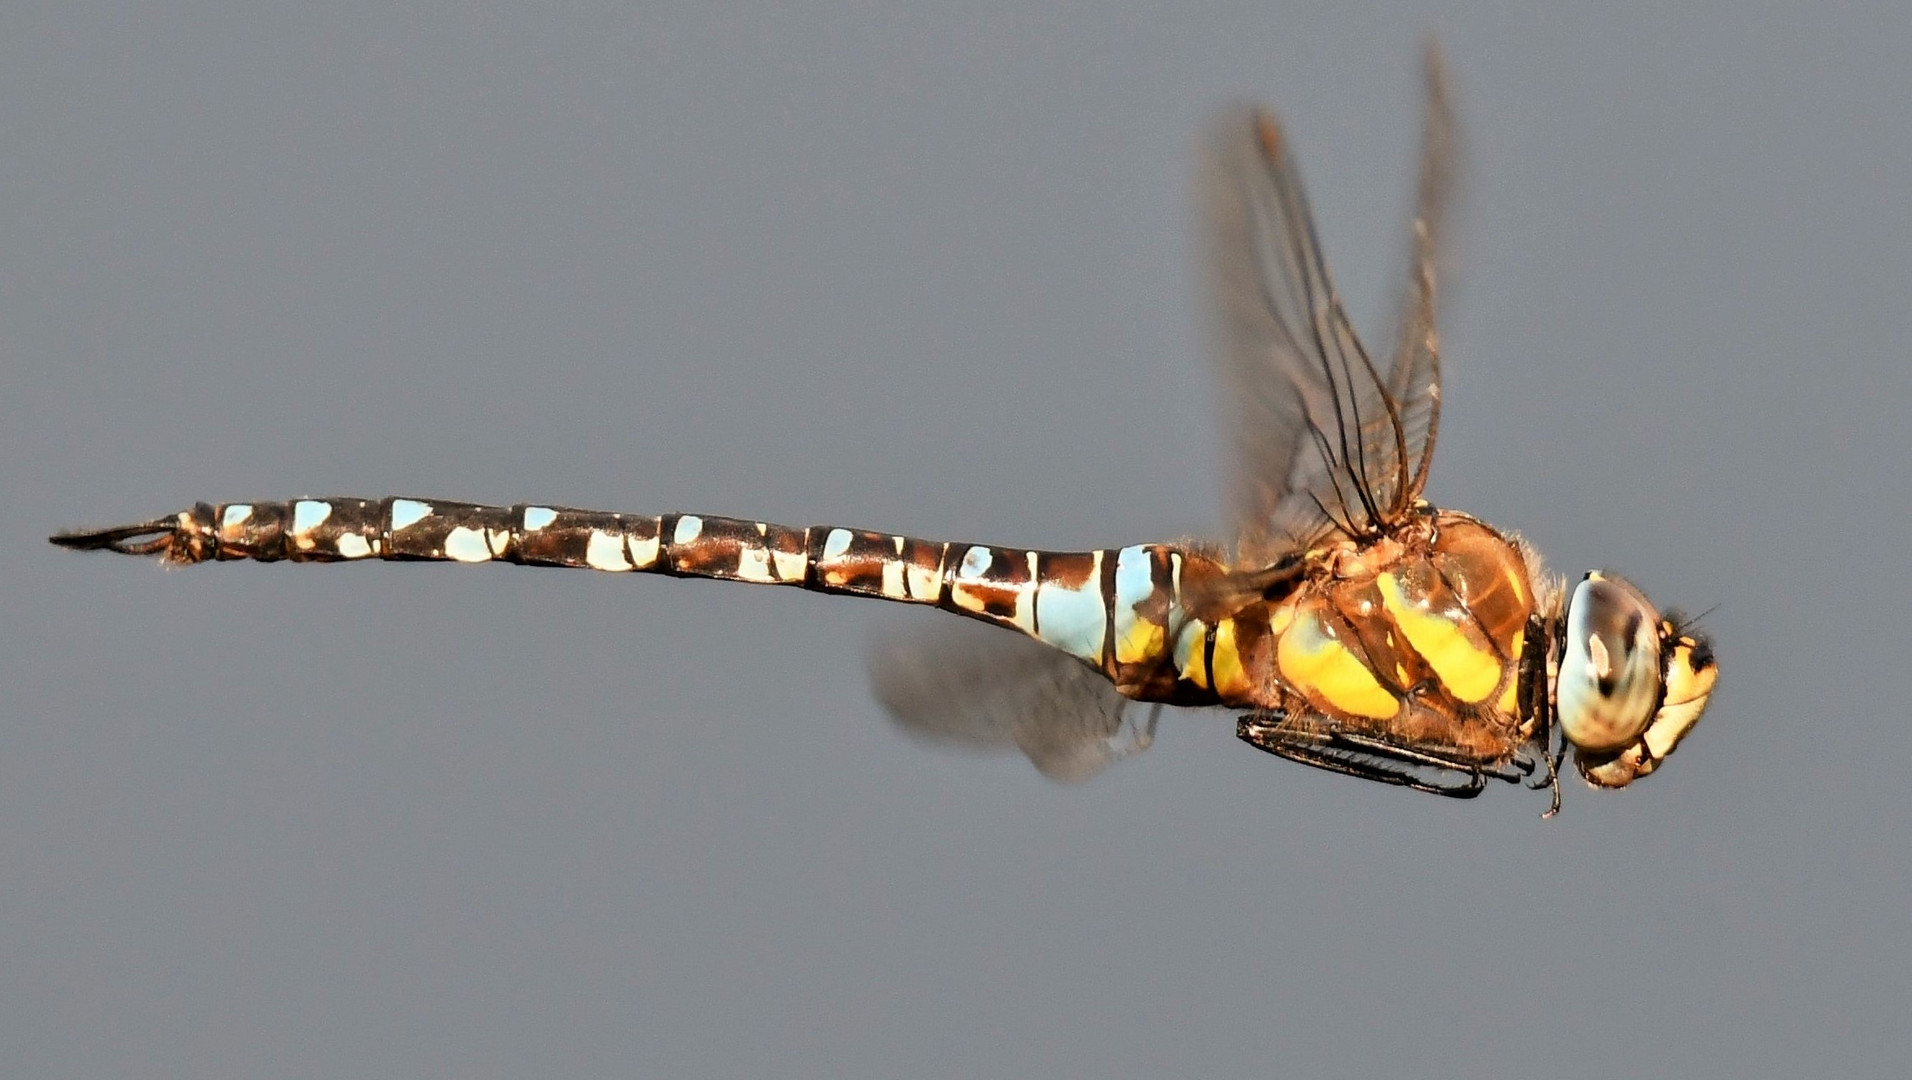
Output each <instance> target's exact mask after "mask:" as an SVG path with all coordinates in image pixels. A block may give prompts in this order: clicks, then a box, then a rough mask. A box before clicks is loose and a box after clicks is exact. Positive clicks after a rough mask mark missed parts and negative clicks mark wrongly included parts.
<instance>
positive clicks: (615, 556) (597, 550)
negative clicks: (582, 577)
mask: <svg viewBox="0 0 1912 1080" xmlns="http://www.w3.org/2000/svg"><path fill="white" fill-rule="evenodd" d="M584 565H586V566H588V567H590V568H591V569H593V570H604V571H607V572H609V573H613V574H615V573H618V572H620V571H624V570H629V569H631V564H630V563H629V562H627V561H625V558H624V537H623V536H621V535H617V534H614V533H608V532H605V531H604V530H603V529H592V530H591V539H589V540H588V541H586V542H585V545H584Z"/></svg>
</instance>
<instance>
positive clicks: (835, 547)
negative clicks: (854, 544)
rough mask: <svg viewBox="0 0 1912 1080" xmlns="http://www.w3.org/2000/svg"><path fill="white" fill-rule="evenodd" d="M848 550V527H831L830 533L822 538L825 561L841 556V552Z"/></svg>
mask: <svg viewBox="0 0 1912 1080" xmlns="http://www.w3.org/2000/svg"><path fill="white" fill-rule="evenodd" d="M848 550H850V530H848V529H831V530H830V535H828V536H826V537H824V538H823V559H824V561H825V562H829V561H831V560H833V559H840V558H842V557H843V553H844V552H846V551H848Z"/></svg>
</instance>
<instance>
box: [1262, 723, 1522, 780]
mask: <svg viewBox="0 0 1912 1080" xmlns="http://www.w3.org/2000/svg"><path fill="white" fill-rule="evenodd" d="M1235 736H1236V737H1237V738H1239V739H1241V740H1242V741H1243V742H1246V743H1248V744H1249V745H1250V746H1253V747H1255V748H1256V749H1258V750H1263V751H1266V752H1267V753H1270V754H1273V755H1275V756H1276V757H1281V758H1286V759H1288V760H1289V761H1298V762H1300V763H1301V764H1303V765H1311V766H1313V767H1314V768H1317V769H1323V770H1326V771H1328V772H1332V773H1339V774H1341V775H1343V776H1356V777H1360V778H1361V779H1363V780H1372V781H1374V782H1375V783H1379V784H1390V785H1393V786H1396V787H1405V788H1409V789H1411V790H1414V791H1424V792H1427V793H1428V794H1430V795H1441V796H1445V797H1446V798H1450V799H1471V798H1474V797H1475V796H1477V795H1479V794H1480V793H1481V792H1482V791H1484V790H1486V788H1487V780H1488V778H1489V777H1493V778H1494V779H1499V780H1510V779H1511V780H1517V779H1518V778H1517V777H1512V776H1511V774H1504V772H1503V771H1494V772H1488V771H1484V770H1482V769H1481V768H1480V767H1479V766H1478V765H1476V764H1474V763H1471V762H1462V761H1454V760H1450V759H1447V758H1442V757H1440V756H1438V755H1434V754H1428V753H1424V752H1421V751H1415V750H1408V749H1406V748H1404V747H1399V746H1394V745H1392V744H1390V743H1385V742H1381V741H1378V740H1375V739H1370V738H1366V737H1364V736H1358V735H1352V736H1351V735H1349V734H1348V733H1345V732H1335V731H1325V732H1324V731H1301V730H1296V729H1294V728H1293V727H1290V726H1289V725H1288V718H1287V716H1286V715H1284V714H1282V713H1250V714H1248V715H1246V716H1243V717H1241V718H1239V719H1238V720H1236V722H1235ZM1422 769H1435V770H1439V771H1440V772H1443V773H1449V774H1457V775H1458V776H1460V777H1464V778H1465V779H1464V780H1458V781H1456V782H1453V783H1435V782H1432V781H1430V780H1428V779H1426V778H1425V777H1423V776H1422V775H1421V773H1420V772H1419V771H1417V770H1422Z"/></svg>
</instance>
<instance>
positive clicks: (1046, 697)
mask: <svg viewBox="0 0 1912 1080" xmlns="http://www.w3.org/2000/svg"><path fill="white" fill-rule="evenodd" d="M869 671H870V685H871V688H872V689H873V690H874V691H875V693H876V699H877V700H878V701H879V702H881V703H882V704H883V707H884V708H885V709H887V710H889V714H890V717H891V718H892V719H893V720H895V721H896V723H897V725H898V726H899V727H901V728H902V729H903V730H904V731H906V732H908V733H910V734H911V735H913V736H916V737H917V738H920V739H925V740H927V741H930V742H939V743H947V744H952V745H958V746H964V747H968V748H971V749H977V750H992V749H1005V750H1006V749H1009V748H1012V747H1013V748H1015V749H1019V750H1021V751H1022V752H1023V754H1025V755H1027V757H1028V758H1029V760H1030V761H1031V762H1034V763H1035V766H1036V768H1037V769H1039V770H1041V772H1042V774H1043V775H1044V776H1047V777H1049V778H1050V779H1051V780H1059V781H1076V780H1086V779H1088V778H1089V777H1091V776H1094V775H1095V774H1096V773H1098V772H1101V771H1102V770H1103V769H1104V768H1106V767H1108V766H1109V765H1111V764H1113V763H1114V762H1116V761H1119V760H1121V759H1122V758H1124V757H1127V756H1128V755H1130V754H1133V753H1136V752H1137V751H1140V750H1145V749H1147V748H1148V746H1149V743H1150V742H1151V741H1152V740H1153V738H1154V735H1155V725H1154V720H1153V718H1152V717H1151V718H1150V719H1149V720H1148V721H1147V723H1146V724H1137V723H1136V722H1134V720H1133V719H1131V718H1129V717H1127V716H1125V714H1126V713H1127V712H1128V711H1129V707H1130V706H1135V707H1136V711H1138V712H1139V711H1141V707H1140V706H1136V703H1135V702H1132V701H1130V700H1129V699H1127V698H1125V697H1123V696H1122V695H1120V694H1118V693H1116V692H1115V686H1114V685H1113V684H1111V683H1110V682H1109V680H1108V679H1106V678H1104V677H1103V676H1101V675H1100V674H1098V673H1096V672H1094V671H1091V670H1090V669H1089V668H1088V666H1087V665H1085V664H1083V663H1082V662H1081V661H1079V660H1077V659H1075V658H1074V657H1072V656H1070V655H1068V654H1067V653H1063V652H1060V651H1058V650H1056V649H1053V648H1050V647H1049V646H1047V645H1044V644H1043V643H1041V642H1039V641H1036V640H1034V639H1032V638H1026V637H1021V636H1018V635H1015V634H1007V633H1004V632H1003V631H1002V630H1000V629H997V628H993V627H986V626H980V625H973V624H970V623H967V622H959V623H956V624H955V625H944V626H939V627H937V628H935V629H934V630H933V631H925V632H920V633H917V634H913V635H910V634H905V635H891V636H889V637H886V638H885V639H884V640H882V641H880V642H877V643H875V644H874V645H873V646H872V647H871V649H870V651H869Z"/></svg>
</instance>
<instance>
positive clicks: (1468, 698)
mask: <svg viewBox="0 0 1912 1080" xmlns="http://www.w3.org/2000/svg"><path fill="white" fill-rule="evenodd" d="M1375 583H1376V585H1378V586H1379V587H1380V590H1381V602H1382V603H1383V604H1385V605H1386V606H1387V610H1388V614H1389V615H1390V616H1391V617H1392V618H1393V619H1394V624H1395V625H1396V626H1398V627H1400V628H1401V633H1402V635H1403V636H1405V637H1406V638H1407V640H1408V644H1410V645H1412V646H1414V651H1415V652H1418V653H1420V654H1421V658H1422V659H1424V660H1426V661H1427V663H1428V666H1429V667H1431V668H1433V669H1434V674H1436V675H1438V676H1440V679H1441V682H1442V683H1443V684H1445V685H1446V687H1447V688H1448V690H1450V691H1452V692H1453V694H1454V696H1455V697H1456V698H1459V699H1460V700H1462V701H1465V702H1467V703H1468V704H1470V705H1473V704H1478V703H1479V702H1482V701H1485V700H1487V695H1489V694H1492V693H1493V692H1494V688H1495V687H1497V686H1499V685H1500V678H1501V661H1500V655H1499V654H1498V653H1497V652H1495V651H1494V647H1493V646H1492V645H1491V644H1489V643H1488V641H1487V639H1486V637H1485V636H1484V635H1483V634H1481V632H1480V628H1479V627H1477V626H1475V625H1474V624H1473V621H1472V616H1470V615H1468V614H1467V610H1466V609H1465V608H1463V607H1461V606H1460V605H1459V604H1458V603H1456V604H1453V605H1441V606H1439V607H1438V608H1435V607H1430V606H1429V605H1428V603H1427V602H1426V600H1425V599H1424V598H1415V597H1410V596H1409V595H1408V590H1407V589H1406V588H1404V587H1403V585H1402V582H1401V580H1400V578H1398V577H1396V576H1395V575H1394V574H1382V575H1380V577H1378V578H1377V579H1376V581H1375Z"/></svg>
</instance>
